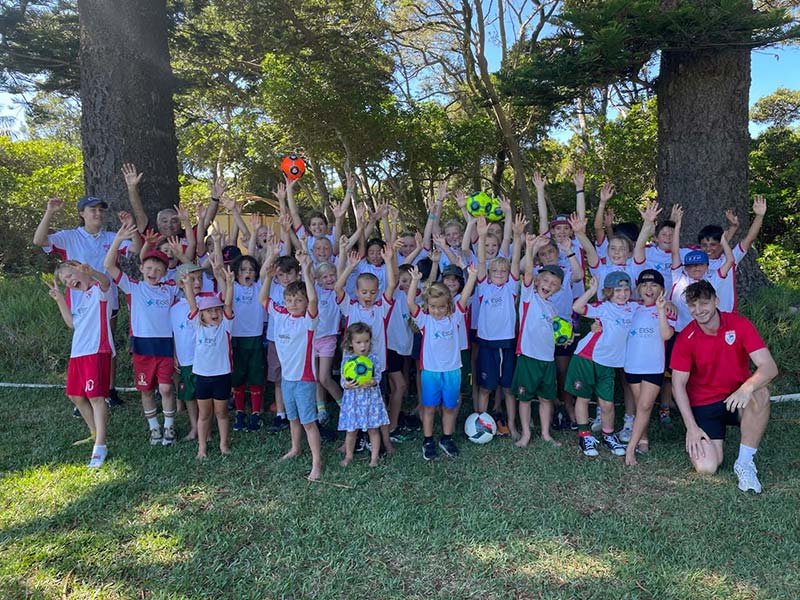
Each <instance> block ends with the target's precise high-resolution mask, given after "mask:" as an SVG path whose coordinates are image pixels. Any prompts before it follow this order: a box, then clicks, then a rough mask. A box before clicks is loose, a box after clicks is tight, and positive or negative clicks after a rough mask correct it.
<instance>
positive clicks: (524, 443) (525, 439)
mask: <svg viewBox="0 0 800 600" xmlns="http://www.w3.org/2000/svg"><path fill="white" fill-rule="evenodd" d="M530 441H531V434H530V433H529V434H527V435H523V436H522V437H520V438H519V439H518V440H517V441H516V442H514V445H515V446H516V447H517V448H527V447H528V444H529V443H530Z"/></svg>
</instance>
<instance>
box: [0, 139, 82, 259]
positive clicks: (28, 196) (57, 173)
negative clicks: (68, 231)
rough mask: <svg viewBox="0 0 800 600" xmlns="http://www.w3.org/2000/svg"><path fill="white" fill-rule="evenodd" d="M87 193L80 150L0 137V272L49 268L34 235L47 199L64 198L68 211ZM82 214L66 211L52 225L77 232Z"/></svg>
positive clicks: (57, 143) (51, 142) (48, 141)
mask: <svg viewBox="0 0 800 600" xmlns="http://www.w3.org/2000/svg"><path fill="white" fill-rule="evenodd" d="M82 194H83V163H82V162H81V155H80V151H79V150H78V149H77V148H75V147H73V146H70V145H69V144H66V143H64V142H56V141H51V140H27V141H17V142H13V141H11V140H9V139H8V138H5V137H0V222H2V223H4V224H5V226H4V233H3V235H2V236H0V269H2V270H3V271H5V272H6V273H29V272H32V271H40V270H42V269H43V268H46V265H47V264H48V262H47V260H46V258H45V256H44V254H43V253H42V252H41V250H40V249H38V248H35V247H33V246H32V242H31V240H32V239H33V232H34V231H35V230H36V225H37V224H38V223H39V221H40V220H41V218H42V214H44V209H45V206H46V205H47V200H48V199H49V198H52V197H54V196H58V197H60V198H63V199H64V200H66V202H67V206H74V204H73V202H74V201H75V200H76V199H77V198H78V197H79V196H81V195H82ZM77 225H78V214H77V212H75V211H70V210H69V209H67V210H65V211H62V214H60V215H59V218H58V219H57V220H56V221H55V222H54V223H53V224H52V226H53V227H54V228H56V229H61V228H64V227H76V226H77Z"/></svg>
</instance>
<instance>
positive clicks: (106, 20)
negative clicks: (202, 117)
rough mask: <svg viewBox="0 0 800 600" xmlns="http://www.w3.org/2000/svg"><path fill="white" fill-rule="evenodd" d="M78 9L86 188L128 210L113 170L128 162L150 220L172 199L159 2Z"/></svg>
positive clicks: (170, 123)
mask: <svg viewBox="0 0 800 600" xmlns="http://www.w3.org/2000/svg"><path fill="white" fill-rule="evenodd" d="M78 10H79V15H80V25H81V50H80V63H81V108H82V113H81V138H82V145H83V165H84V169H83V172H84V182H85V185H86V191H87V193H90V194H94V195H97V196H99V197H101V198H103V199H104V200H106V201H107V202H108V204H109V206H110V207H111V209H113V210H120V209H126V210H128V209H129V205H128V200H127V194H126V189H125V182H124V181H123V179H122V176H121V174H120V168H121V166H122V163H123V162H133V163H135V164H136V166H137V168H138V169H139V170H140V171H142V172H143V173H144V175H145V176H144V178H143V180H142V183H141V185H140V189H139V191H140V194H141V196H142V202H143V204H144V208H145V210H146V211H147V214H148V216H149V217H150V220H151V223H155V215H156V213H157V212H158V211H159V210H161V209H162V208H166V207H171V206H172V205H173V204H178V202H179V195H178V162H177V141H176V138H175V123H174V118H173V105H172V92H173V87H174V82H173V77H172V69H171V67H170V62H169V49H168V47H167V14H166V0H139V1H137V2H130V1H129V0H78Z"/></svg>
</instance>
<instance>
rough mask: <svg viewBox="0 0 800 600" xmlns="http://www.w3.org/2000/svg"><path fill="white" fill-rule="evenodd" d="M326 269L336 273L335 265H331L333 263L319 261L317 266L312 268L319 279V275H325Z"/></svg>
mask: <svg viewBox="0 0 800 600" xmlns="http://www.w3.org/2000/svg"><path fill="white" fill-rule="evenodd" d="M326 239H327V238H326ZM326 271H333V272H334V273H336V267H335V266H334V265H333V263H329V262H324V263H319V264H318V265H317V268H316V269H315V270H314V276H315V277H316V278H317V279H319V278H320V277H322V276H323V275H325V272H326Z"/></svg>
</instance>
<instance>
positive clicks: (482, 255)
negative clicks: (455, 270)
mask: <svg viewBox="0 0 800 600" xmlns="http://www.w3.org/2000/svg"><path fill="white" fill-rule="evenodd" d="M475 227H476V229H477V231H478V279H480V280H481V281H483V280H484V279H486V234H487V233H489V224H488V223H487V222H486V217H478V223H477V224H476V226H475Z"/></svg>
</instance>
